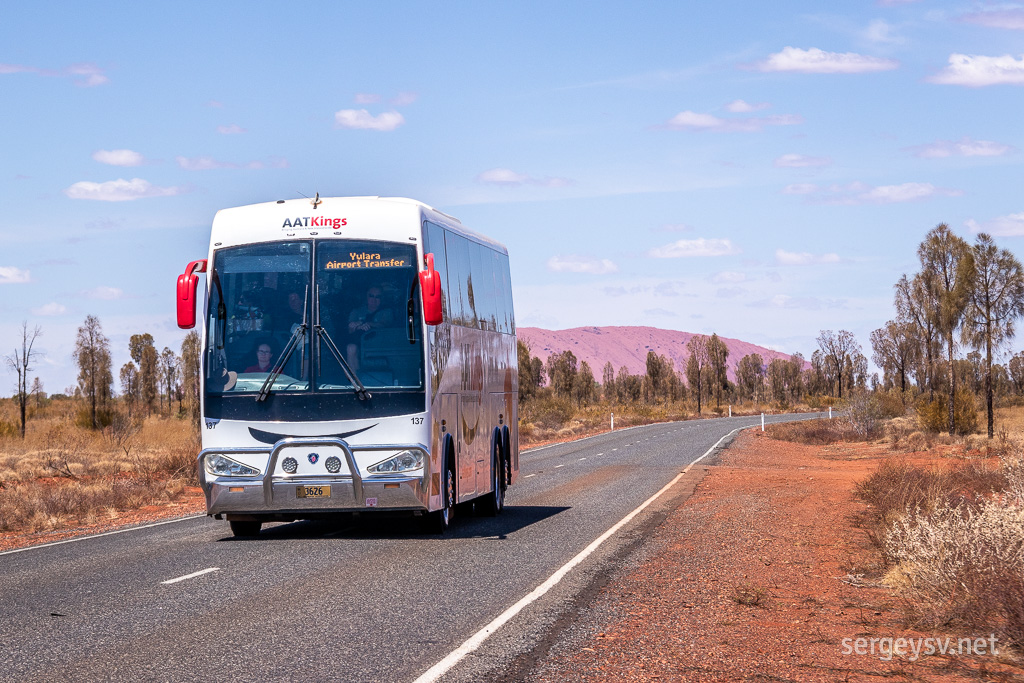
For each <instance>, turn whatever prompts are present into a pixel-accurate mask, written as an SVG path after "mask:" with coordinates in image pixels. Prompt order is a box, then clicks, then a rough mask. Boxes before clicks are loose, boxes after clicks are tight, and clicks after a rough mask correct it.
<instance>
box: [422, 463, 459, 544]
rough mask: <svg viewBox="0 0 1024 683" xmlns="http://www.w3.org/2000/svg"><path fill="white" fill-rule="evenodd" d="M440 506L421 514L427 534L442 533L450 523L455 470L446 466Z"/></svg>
mask: <svg viewBox="0 0 1024 683" xmlns="http://www.w3.org/2000/svg"><path fill="white" fill-rule="evenodd" d="M441 500H442V507H441V509H440V510H434V511H433V512H428V513H427V514H425V515H423V531H424V532H425V533H428V534H443V533H444V532H445V531H447V530H448V527H450V526H451V523H452V511H453V510H454V509H455V471H454V470H453V469H452V468H451V467H448V466H445V468H444V486H443V487H442V489H441Z"/></svg>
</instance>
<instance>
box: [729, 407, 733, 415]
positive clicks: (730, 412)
mask: <svg viewBox="0 0 1024 683" xmlns="http://www.w3.org/2000/svg"><path fill="white" fill-rule="evenodd" d="M729 417H732V406H729Z"/></svg>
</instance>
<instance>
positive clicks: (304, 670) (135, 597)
mask: <svg viewBox="0 0 1024 683" xmlns="http://www.w3.org/2000/svg"><path fill="white" fill-rule="evenodd" d="M807 417H815V415H810V416H808V415H794V416H770V417H768V418H767V420H768V421H769V422H776V421H783V420H792V419H803V418H807ZM754 424H760V418H754V417H737V418H725V419H714V420H699V421H690V422H678V423H667V424H658V425H648V426H644V427H636V428H631V429H623V430H617V431H615V432H611V433H606V434H602V435H599V436H596V437H591V438H588V439H584V440H581V441H575V442H571V443H567V444H559V445H556V446H550V447H545V448H541V449H537V450H534V451H529V452H525V453H523V454H521V456H520V475H519V480H518V481H517V483H516V484H515V485H514V486H512V487H511V488H510V489H509V491H508V496H507V498H506V506H507V507H506V509H505V511H504V512H503V513H502V514H501V515H500V516H499V517H496V518H485V517H474V516H463V517H461V518H456V520H455V522H454V524H453V528H452V529H450V531H449V532H448V533H447V534H446V535H445V536H443V537H432V536H422V535H420V534H419V533H418V532H417V531H416V530H415V527H414V525H413V524H412V523H411V520H403V519H388V520H362V521H359V522H356V523H354V524H353V523H336V524H333V525H332V524H330V523H325V522H316V523H314V522H296V523H291V524H278V525H270V526H265V527H264V531H263V533H262V534H261V536H260V538H259V539H256V540H235V539H234V538H232V537H231V534H230V531H229V529H228V525H227V523H226V522H218V521H214V520H211V519H207V518H205V517H200V518H191V519H185V520H181V521H176V522H173V523H169V524H161V525H158V526H151V527H148V528H139V529H134V530H129V531H126V532H124V533H116V534H111V535H102V536H94V537H88V538H85V539H83V540H80V541H77V542H73V543H63V544H55V545H49V546H39V547H36V548H32V549H29V550H26V551H23V552H10V553H0V680H3V681H8V680H10V681H35V680H40V681H41V680H45V681H54V680H61V679H70V680H75V681H82V680H160V681H191V680H198V679H231V680H233V681H256V680H260V681H262V680H268V679H270V680H276V679H289V680H298V679H305V680H340V681H413V680H415V679H417V677H420V676H421V675H422V674H424V672H426V671H427V670H428V669H430V667H432V666H434V665H435V664H437V663H438V662H440V661H441V660H443V659H444V658H445V657H446V656H447V655H449V653H451V652H452V651H453V650H455V649H456V648H458V647H459V646H460V645H461V644H462V643H464V642H465V641H466V640H467V639H468V638H470V637H471V636H473V635H474V634H475V633H477V632H478V631H479V630H480V629H481V628H483V627H484V626H485V625H487V624H488V623H489V622H491V621H492V620H493V619H495V617H497V616H498V615H499V614H501V613H502V612H504V611H505V610H506V609H507V608H509V607H510V606H511V605H513V604H515V603H516V602H517V601H519V600H520V599H522V598H523V597H524V596H526V595H527V594H529V593H530V592H531V591H533V590H534V589H535V588H537V587H538V586H539V585H541V584H543V583H544V582H545V581H546V580H548V578H549V577H551V576H552V574H554V573H555V572H556V571H557V570H558V569H559V568H560V567H562V566H563V565H564V564H565V563H566V562H567V561H569V560H570V559H571V558H573V557H574V556H575V555H577V554H578V553H580V552H581V551H582V550H584V549H585V548H587V546H588V545H590V544H591V543H592V541H594V540H595V539H597V538H598V537H599V536H601V535H602V534H603V533H605V532H606V531H608V530H609V529H610V528H611V527H612V526H614V525H615V524H616V523H618V522H619V521H620V520H622V519H623V518H624V517H626V516H627V515H628V514H629V513H630V512H631V511H633V510H634V509H635V508H637V507H638V506H639V505H641V504H642V503H643V502H644V501H646V500H647V499H649V498H650V497H651V496H652V495H654V494H655V493H656V492H658V491H659V489H661V488H662V487H664V486H665V485H666V484H668V483H669V482H670V481H672V479H673V478H674V477H675V476H676V475H677V474H678V473H679V472H680V471H682V470H683V468H685V467H686V466H687V465H688V464H689V463H691V462H693V461H694V460H695V459H697V458H699V457H701V456H702V455H703V454H705V453H706V452H707V451H708V449H709V448H711V447H712V446H714V445H715V443H716V442H718V441H719V439H721V438H722V437H723V436H725V435H727V434H729V433H730V432H731V431H732V430H735V429H736V428H737V427H741V426H752V425H754ZM662 498H663V499H664V500H662V499H659V501H658V502H657V503H655V504H652V505H651V506H650V507H648V508H647V509H645V510H644V511H643V512H642V513H640V514H639V515H637V516H636V517H635V518H634V519H632V520H631V521H630V522H629V523H628V524H626V525H625V526H623V527H622V529H621V530H620V531H618V532H617V533H616V534H614V535H613V536H611V537H610V538H609V539H608V540H607V541H606V542H604V543H602V544H601V545H600V546H599V547H598V548H597V550H596V551H594V552H593V554H591V555H590V556H588V557H587V558H586V559H585V560H584V561H582V562H581V563H580V564H579V565H578V566H576V567H574V568H573V569H572V570H570V571H569V572H568V573H566V574H565V575H564V578H562V579H561V581H560V582H558V583H557V585H555V586H554V587H553V588H552V589H551V590H550V591H548V592H546V593H545V594H544V595H543V596H541V597H540V598H538V599H537V600H535V601H534V602H532V603H530V604H529V605H527V606H526V607H524V608H523V609H522V611H521V612H519V613H518V614H516V616H514V617H512V618H511V619H510V620H509V621H508V622H507V623H506V624H504V625H503V626H502V627H501V628H500V629H498V630H497V631H496V632H495V633H494V635H493V637H490V638H488V639H487V640H485V641H484V642H483V644H482V645H480V647H479V648H478V649H476V650H475V651H473V652H472V653H470V654H469V655H468V656H466V657H465V658H464V659H462V660H461V661H460V662H458V663H457V664H456V665H455V666H454V667H453V668H452V669H451V670H450V671H448V672H447V673H445V674H444V676H443V677H442V678H441V679H440V680H444V681H463V680H464V681H471V680H493V679H495V678H501V677H508V675H509V671H513V670H514V667H512V668H510V665H511V664H513V663H516V662H519V663H520V665H521V663H522V662H523V661H524V657H525V658H527V659H528V658H529V656H530V653H531V652H536V651H537V650H538V648H541V649H543V648H542V647H541V645H542V643H543V642H544V641H545V639H550V637H551V633H552V632H553V631H556V630H557V629H558V628H561V627H562V626H564V623H565V621H566V620H567V619H571V615H572V612H573V607H574V605H575V604H576V603H577V602H578V601H579V600H580V599H581V596H584V595H585V594H586V593H587V591H588V590H590V591H592V590H593V586H594V583H595V581H597V580H598V578H599V577H601V576H602V575H603V573H606V572H607V571H609V568H612V567H614V566H616V565H617V563H621V562H622V561H623V559H624V557H625V556H627V555H628V553H629V552H631V549H632V548H633V547H635V546H636V545H637V544H638V543H639V542H640V541H641V540H642V536H643V530H644V528H645V525H650V524H651V523H653V522H652V520H653V519H655V517H656V515H657V514H658V511H659V509H663V508H664V506H665V505H670V504H672V503H673V498H672V495H671V491H670V492H669V493H668V494H666V495H665V496H663V497H662ZM175 579H177V581H174V582H173V583H169V582H170V581H172V580H175Z"/></svg>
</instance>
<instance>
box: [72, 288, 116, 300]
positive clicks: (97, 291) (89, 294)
mask: <svg viewBox="0 0 1024 683" xmlns="http://www.w3.org/2000/svg"><path fill="white" fill-rule="evenodd" d="M80 294H81V295H82V296H84V297H85V298H87V299H102V300H104V301H115V300H117V299H121V298H123V297H124V291H122V290H120V289H118V288H117V287H107V286H105V285H100V286H99V287H94V288H93V289H88V290H84V291H82V292H80Z"/></svg>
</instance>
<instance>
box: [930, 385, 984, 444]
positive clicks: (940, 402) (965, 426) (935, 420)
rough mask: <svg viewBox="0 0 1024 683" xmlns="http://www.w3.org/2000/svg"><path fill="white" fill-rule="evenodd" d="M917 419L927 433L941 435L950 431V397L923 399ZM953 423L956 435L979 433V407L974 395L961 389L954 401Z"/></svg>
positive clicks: (936, 395)
mask: <svg viewBox="0 0 1024 683" xmlns="http://www.w3.org/2000/svg"><path fill="white" fill-rule="evenodd" d="M917 417H918V419H919V420H920V421H921V427H922V428H923V429H925V430H926V431H929V432H933V433H936V434H937V433H939V432H948V431H949V397H948V396H945V395H942V394H935V397H934V398H932V399H927V398H924V397H922V400H921V401H920V403H918V405H917ZM953 421H954V422H955V427H956V434H957V435H959V436H963V435H966V434H974V433H975V432H977V431H978V405H977V400H976V398H975V396H974V394H973V393H972V392H971V391H970V390H968V389H966V388H963V387H961V388H960V389H958V390H957V392H956V396H955V397H954V400H953Z"/></svg>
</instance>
